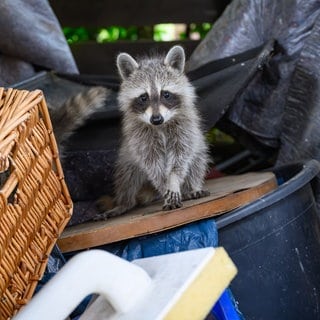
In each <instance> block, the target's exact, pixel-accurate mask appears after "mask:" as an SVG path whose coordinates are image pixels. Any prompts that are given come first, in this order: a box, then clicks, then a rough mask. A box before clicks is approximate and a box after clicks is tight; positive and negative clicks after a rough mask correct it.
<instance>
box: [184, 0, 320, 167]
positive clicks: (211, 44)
mask: <svg viewBox="0 0 320 320" xmlns="http://www.w3.org/2000/svg"><path fill="white" fill-rule="evenodd" d="M319 23H320V1H318V0H278V1H276V0H234V1H232V3H231V4H230V5H229V6H228V7H227V9H226V10H225V12H224V13H223V15H222V16H221V17H220V18H219V20H218V21H217V22H216V23H215V24H214V26H213V28H212V30H211V31H210V32H209V33H208V35H207V36H206V38H205V39H204V40H203V41H202V42H201V43H200V45H199V46H198V47H197V48H196V50H195V51H194V52H193V54H192V56H191V58H190V60H189V62H188V69H189V71H190V70H194V69H197V68H199V67H200V66H202V65H203V64H206V63H208V62H210V61H215V60H219V59H221V58H224V57H228V56H233V55H236V54H240V53H244V52H246V51H248V50H251V49H252V48H256V47H259V46H263V45H265V44H266V43H268V42H270V40H274V41H275V43H276V47H275V50H274V53H273V56H272V57H271V59H270V61H268V63H267V64H266V65H264V68H263V70H262V71H261V72H257V73H256V75H255V76H254V77H253V78H252V79H251V81H249V82H248V83H244V82H243V83H242V84H243V87H242V92H241V95H237V96H234V99H233V100H232V102H231V103H230V105H228V106H225V109H226V110H224V112H223V113H222V114H221V107H220V106H219V103H218V106H217V114H221V117H220V118H219V120H220V121H221V123H224V125H225V126H224V127H228V124H230V125H229V128H231V130H230V131H231V132H230V133H231V134H232V133H235V132H236V136H237V138H239V139H240V140H241V138H242V140H243V141H242V142H243V143H248V144H250V141H249V140H250V138H251V139H253V140H255V141H258V142H259V143H261V144H262V145H266V146H269V147H272V148H275V149H276V150H277V151H278V152H279V154H278V160H277V162H278V163H287V162H292V161H298V160H302V159H306V158H316V159H320V152H319V151H320V149H319V146H320V144H319V142H318V134H317V132H318V130H319V124H320V123H319V120H320V108H319V106H320V100H319V94H318V92H319V89H320V88H319V77H320V71H319V67H318V65H319V62H320V50H319V49H320V48H319V46H320V44H319V43H320V41H319V40H320V33H319ZM239 72H241V70H240V69H239ZM244 72H245V71H244ZM237 78H239V75H236V74H235V78H234V81H235V82H236V83H238V82H237ZM221 81H223V78H221ZM240 81H241V80H240ZM229 84H230V88H231V89H230V91H232V86H233V84H232V82H231V81H229ZM238 85H239V84H238ZM211 89H212V91H213V92H214V91H215V87H214V86H212V88H211ZM218 90H219V89H218ZM227 93H228V91H227V90H226V91H225V94H227ZM200 99H201V96H200ZM205 107H206V108H208V109H211V110H210V112H211V113H214V112H215V108H216V107H215V101H213V100H212V101H210V105H209V104H207V105H206V106H205ZM223 114H224V117H222V115H223ZM209 120H211V119H209ZM211 124H212V125H214V124H216V123H215V122H214V121H213V122H212V123H211ZM235 128H237V129H236V130H235V131H234V132H232V131H233V129H235ZM239 129H240V130H239ZM241 130H242V132H243V135H242V137H241V133H239V132H241Z"/></svg>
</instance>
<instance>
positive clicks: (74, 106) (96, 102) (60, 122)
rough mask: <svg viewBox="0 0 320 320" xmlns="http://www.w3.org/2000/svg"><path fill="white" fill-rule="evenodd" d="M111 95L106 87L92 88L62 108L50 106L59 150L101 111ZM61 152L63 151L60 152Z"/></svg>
mask: <svg viewBox="0 0 320 320" xmlns="http://www.w3.org/2000/svg"><path fill="white" fill-rule="evenodd" d="M108 95H109V90H108V89H106V88H104V87H91V88H89V89H87V90H85V91H83V92H80V93H78V94H77V95H75V96H72V97H71V98H69V99H68V100H66V101H65V102H64V103H63V104H62V105H61V106H59V107H54V106H51V105H50V104H48V109H49V113H50V118H51V121H52V126H53V131H54V134H55V138H56V140H57V142H58V145H59V149H61V148H62V145H63V143H64V142H65V141H66V140H67V139H68V138H69V137H70V136H71V135H72V134H73V132H74V131H75V130H76V129H77V128H78V127H80V126H81V125H83V123H84V122H85V120H87V119H88V118H89V116H90V115H91V114H92V113H93V112H95V111H96V110H98V109H100V108H101V107H102V106H103V105H104V103H105V100H106V98H107V96H108ZM60 151H61V150H60Z"/></svg>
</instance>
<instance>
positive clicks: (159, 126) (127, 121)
mask: <svg viewBox="0 0 320 320" xmlns="http://www.w3.org/2000/svg"><path fill="white" fill-rule="evenodd" d="M184 66H185V53H184V49H183V48H182V47H181V46H174V47H172V48H171V49H170V50H169V51H168V53H167V54H166V55H165V56H153V57H146V58H141V59H140V60H135V59H134V58H133V57H132V56H130V55H129V54H127V53H120V54H119V55H118V57H117V67H118V71H119V74H120V76H121V78H122V83H121V87H120V91H119V95H118V101H119V106H120V110H121V112H122V115H123V118H122V142H121V146H120V150H119V154H118V160H117V163H116V168H115V177H114V178H115V197H114V202H115V207H114V208H113V209H111V210H108V211H105V212H102V213H101V214H99V215H98V216H97V217H96V218H95V220H100V219H107V218H109V217H112V216H117V215H120V214H122V213H124V212H126V211H128V210H129V209H131V208H133V207H135V206H136V205H137V203H138V199H139V197H141V195H140V192H141V190H145V188H146V186H147V185H151V186H152V187H153V189H154V190H155V191H156V192H157V193H158V194H159V195H160V196H161V197H163V199H164V202H163V210H172V209H176V208H180V207H182V200H187V199H194V198H199V197H203V196H206V195H208V194H209V193H208V191H205V190H203V184H204V177H205V174H206V172H207V164H208V159H209V157H208V149H207V145H206V142H205V137H204V135H203V133H202V131H201V124H200V122H201V121H200V117H199V114H198V111H197V109H196V106H195V99H196V95H195V89H194V88H193V86H192V85H191V84H190V82H189V81H188V79H187V77H186V76H185V74H184ZM99 206H100V209H101V206H102V209H107V208H103V201H100V203H99Z"/></svg>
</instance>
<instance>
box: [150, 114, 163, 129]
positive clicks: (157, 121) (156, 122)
mask: <svg viewBox="0 0 320 320" xmlns="http://www.w3.org/2000/svg"><path fill="white" fill-rule="evenodd" d="M150 122H151V123H152V124H154V125H156V126H157V125H159V124H161V123H163V117H162V115H161V114H157V115H152V116H151V118H150Z"/></svg>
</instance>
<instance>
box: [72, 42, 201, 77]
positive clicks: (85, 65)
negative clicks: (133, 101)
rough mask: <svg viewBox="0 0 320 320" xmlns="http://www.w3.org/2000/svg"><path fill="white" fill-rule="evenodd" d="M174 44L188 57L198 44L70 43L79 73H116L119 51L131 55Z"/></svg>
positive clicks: (166, 47) (163, 50) (162, 49)
mask: <svg viewBox="0 0 320 320" xmlns="http://www.w3.org/2000/svg"><path fill="white" fill-rule="evenodd" d="M175 44H180V45H182V46H183V47H184V48H185V51H186V57H187V58H188V57H189V56H190V55H191V53H192V51H193V50H194V49H195V48H196V46H197V45H198V44H199V42H198V41H192V40H186V41H179V42H178V41H170V42H169V41H168V42H154V41H117V42H111V43H100V44H99V43H95V42H86V43H78V44H73V45H71V46H70V47H71V51H72V53H73V56H74V59H75V61H76V64H77V66H78V68H79V71H80V73H81V74H97V75H98V74H116V73H117V71H116V63H115V61H116V56H117V55H118V54H119V53H120V52H128V53H130V54H131V55H133V56H138V55H141V54H147V53H148V52H150V50H152V51H155V52H165V51H168V50H169V48H171V47H172V46H173V45H175Z"/></svg>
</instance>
